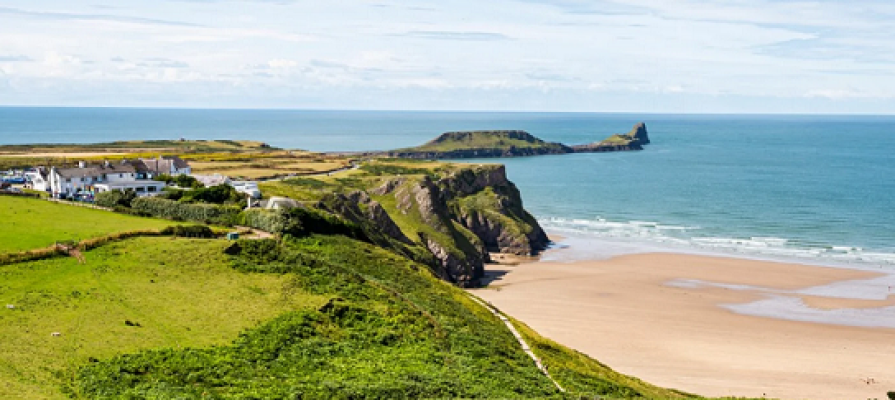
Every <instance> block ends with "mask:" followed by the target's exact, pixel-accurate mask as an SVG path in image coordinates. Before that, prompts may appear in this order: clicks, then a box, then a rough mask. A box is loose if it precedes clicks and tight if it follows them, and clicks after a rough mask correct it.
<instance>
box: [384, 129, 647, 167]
mask: <svg viewBox="0 0 895 400" xmlns="http://www.w3.org/2000/svg"><path fill="white" fill-rule="evenodd" d="M649 143H650V140H649V134H648V133H647V129H646V124H645V123H643V122H640V123H638V124H636V125H635V126H634V128H633V129H631V131H630V132H628V133H626V134H616V135H612V136H610V137H608V138H606V139H603V140H600V141H597V142H593V143H589V144H582V145H571V146H570V145H566V144H562V143H555V142H546V141H544V140H542V139H540V138H538V137H535V136H534V135H532V134H530V133H528V132H525V131H519V130H504V131H465V132H447V133H443V134H441V135H440V136H438V137H437V138H435V139H433V140H431V141H429V142H427V143H426V144H423V145H422V146H417V147H410V148H405V149H397V150H392V151H388V152H384V153H379V154H376V155H379V156H385V157H392V158H409V159H421V160H437V159H463V158H505V157H528V156H538V155H548V154H570V153H602V152H611V151H633V150H643V145H646V144H649Z"/></svg>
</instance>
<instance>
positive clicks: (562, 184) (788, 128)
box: [0, 108, 895, 268]
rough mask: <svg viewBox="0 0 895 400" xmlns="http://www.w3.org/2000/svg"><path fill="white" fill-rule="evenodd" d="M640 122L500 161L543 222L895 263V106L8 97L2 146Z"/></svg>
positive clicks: (568, 131)
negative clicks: (616, 143) (592, 149)
mask: <svg viewBox="0 0 895 400" xmlns="http://www.w3.org/2000/svg"><path fill="white" fill-rule="evenodd" d="M639 121H644V122H646V123H647V126H648V128H649V133H650V137H651V139H652V142H653V143H652V144H651V145H649V146H647V148H646V150H644V151H640V152H623V153H608V154H606V153H603V154H575V155H564V156H544V157H533V158H518V159H504V160H499V161H500V162H503V163H505V164H506V165H507V168H508V173H509V175H510V178H511V179H512V180H513V181H514V182H516V184H517V185H518V186H519V187H520V189H521V190H522V193H523V196H524V200H525V202H526V207H527V208H528V209H529V210H530V211H532V212H533V213H534V214H535V215H536V217H538V219H539V220H540V221H541V222H542V223H543V224H544V225H545V227H547V228H548V230H550V231H552V232H557V233H560V234H564V235H567V236H570V237H573V238H575V240H579V241H584V242H585V243H586V242H587V241H588V240H590V241H592V243H599V244H600V245H599V246H596V245H595V247H600V248H605V247H606V246H607V243H608V245H609V246H611V245H612V244H617V245H618V246H619V247H624V248H628V249H630V248H642V249H650V250H663V249H668V250H674V251H699V252H702V251H709V252H720V253H724V254H736V255H742V256H754V257H761V258H773V259H784V260H791V261H804V262H811V263H848V264H857V265H862V266H884V267H890V268H895V199H893V196H895V156H893V154H895V116H778V115H748V116H744V115H649V114H598V113H594V114H589V113H487V112H481V113H473V112H363V111H290V110H165V109H102V108H92V109H90V108H88V109H84V108H0V144H15V143H33V142H44V143H76V142H80V143H87V142H101V141H113V140H128V139H177V138H181V137H183V138H188V139H211V138H218V139H254V140H262V141H266V142H268V143H270V144H272V145H275V146H281V147H289V148H304V149H310V150H320V151H326V150H380V149H389V148H395V147H403V146H410V145H416V144H420V143H423V142H425V141H426V140H428V139H430V138H432V137H434V136H436V135H438V134H439V133H441V132H444V131H451V130H467V129H524V130H527V131H529V132H530V133H532V134H534V135H536V136H539V137H541V138H543V139H545V140H550V141H561V142H564V143H568V144H577V143H587V142H591V141H594V140H598V139H602V138H604V137H606V136H608V135H609V134H612V133H620V132H627V131H628V130H629V129H630V128H631V126H632V125H633V124H634V123H636V122H639ZM487 161H489V162H493V161H494V160H487ZM473 162H476V161H473ZM584 247H586V246H584Z"/></svg>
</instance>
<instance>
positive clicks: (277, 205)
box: [261, 196, 301, 210]
mask: <svg viewBox="0 0 895 400" xmlns="http://www.w3.org/2000/svg"><path fill="white" fill-rule="evenodd" d="M261 207H263V208H265V209H268V210H289V209H292V208H299V207H301V204H300V203H299V202H298V201H295V199H290V198H288V197H280V196H273V197H271V198H270V199H268V200H267V201H263V202H262V203H261Z"/></svg>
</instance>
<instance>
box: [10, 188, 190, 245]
mask: <svg viewBox="0 0 895 400" xmlns="http://www.w3.org/2000/svg"><path fill="white" fill-rule="evenodd" d="M169 225H172V223H171V222H170V221H162V220H157V219H149V218H138V217H133V216H128V215H123V214H116V213H111V212H108V211H103V210H94V209H90V208H86V207H77V206H73V205H68V204H58V203H54V202H50V201H45V200H38V199H33V198H26V197H14V196H0V254H2V253H13V252H19V251H25V250H32V249H38V248H43V247H47V246H52V245H53V243H55V242H57V241H60V242H61V241H72V240H74V241H79V240H84V239H90V238H94V237H98V236H103V235H108V234H110V233H117V232H125V231H133V230H143V229H161V228H164V227H166V226H169Z"/></svg>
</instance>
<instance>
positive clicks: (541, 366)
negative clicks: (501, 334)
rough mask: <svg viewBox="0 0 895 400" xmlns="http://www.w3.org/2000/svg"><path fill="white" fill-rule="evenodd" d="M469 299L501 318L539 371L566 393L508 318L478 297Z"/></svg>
mask: <svg viewBox="0 0 895 400" xmlns="http://www.w3.org/2000/svg"><path fill="white" fill-rule="evenodd" d="M469 298H470V299H472V300H473V301H475V302H476V303H479V304H481V305H482V307H485V308H487V309H488V311H491V313H492V314H494V315H496V316H497V318H500V320H501V321H503V323H504V325H506V326H507V328H508V329H509V330H510V332H512V333H513V336H514V337H516V341H518V342H519V346H522V351H524V352H525V354H528V356H529V357H531V359H532V360H534V362H535V365H536V366H537V367H538V369H539V370H541V372H542V373H543V374H544V376H546V377H547V379H550V381H551V382H553V384H554V385H556V388H557V389H559V391H560V392H565V391H566V390H565V389H563V387H562V386H560V384H559V382H557V381H556V380H555V379H553V377H552V376H550V372H547V367H545V366H544V364H543V363H542V362H541V359H540V358H538V356H537V355H536V354H535V353H534V351H532V350H531V346H529V345H528V343H527V342H526V341H525V339H524V338H523V337H522V335H521V334H520V333H519V331H518V330H516V327H515V326H513V323H512V322H510V320H509V318H507V317H506V316H504V315H503V314H501V313H500V312H499V311H497V309H496V308H494V306H492V305H491V304H489V303H486V302H484V301H482V300H481V299H479V298H478V297H475V296H472V295H470V296H469Z"/></svg>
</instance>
